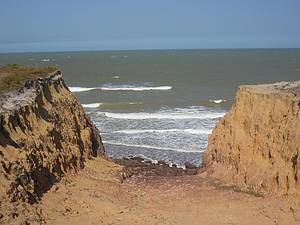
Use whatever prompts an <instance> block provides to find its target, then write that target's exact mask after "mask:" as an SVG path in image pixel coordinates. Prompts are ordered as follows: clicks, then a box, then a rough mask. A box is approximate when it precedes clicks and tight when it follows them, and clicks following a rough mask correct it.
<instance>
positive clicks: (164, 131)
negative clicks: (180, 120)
mask: <svg viewBox="0 0 300 225" xmlns="http://www.w3.org/2000/svg"><path fill="white" fill-rule="evenodd" d="M169 132H179V133H189V134H210V133H211V130H205V129H166V130H151V129H150V130H117V131H114V133H122V134H140V133H169Z"/></svg>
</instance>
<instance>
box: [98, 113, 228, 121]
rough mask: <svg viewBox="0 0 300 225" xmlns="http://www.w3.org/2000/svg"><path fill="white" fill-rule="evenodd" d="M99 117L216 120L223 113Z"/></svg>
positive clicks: (130, 114)
mask: <svg viewBox="0 0 300 225" xmlns="http://www.w3.org/2000/svg"><path fill="white" fill-rule="evenodd" d="M98 114H99V115H104V116H106V117H108V118H115V119H133V120H144V119H177V120H179V119H216V118H220V117H223V116H224V115H225V113H220V112H204V113H166V112H157V113H143V112H140V113H111V112H98Z"/></svg>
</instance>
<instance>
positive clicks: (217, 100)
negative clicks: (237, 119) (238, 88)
mask: <svg viewBox="0 0 300 225" xmlns="http://www.w3.org/2000/svg"><path fill="white" fill-rule="evenodd" d="M209 101H210V102H212V103H216V104H220V103H222V102H226V100H225V99H211V100H209Z"/></svg>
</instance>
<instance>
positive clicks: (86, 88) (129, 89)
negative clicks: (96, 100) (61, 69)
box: [69, 85, 172, 92]
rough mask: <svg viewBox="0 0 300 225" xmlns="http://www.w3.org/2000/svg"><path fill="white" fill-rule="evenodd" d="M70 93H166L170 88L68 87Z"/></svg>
mask: <svg viewBox="0 0 300 225" xmlns="http://www.w3.org/2000/svg"><path fill="white" fill-rule="evenodd" d="M69 89H70V91H71V92H85V91H92V90H102V91H167V90H171V89H172V87H171V86H157V87H146V86H131V85H119V86H103V87H69Z"/></svg>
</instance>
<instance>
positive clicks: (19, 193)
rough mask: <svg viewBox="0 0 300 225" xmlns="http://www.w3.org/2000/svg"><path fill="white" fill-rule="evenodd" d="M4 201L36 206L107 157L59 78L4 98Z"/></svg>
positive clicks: (0, 148) (0, 100) (0, 129)
mask: <svg viewBox="0 0 300 225" xmlns="http://www.w3.org/2000/svg"><path fill="white" fill-rule="evenodd" d="M0 106H1V107H0V152H1V154H0V162H1V164H0V180H1V188H2V189H1V193H0V198H1V199H2V198H4V197H6V195H7V194H8V195H9V198H10V199H11V200H13V201H18V200H21V201H27V202H29V203H33V202H35V201H36V200H37V199H38V198H39V197H40V196H42V194H43V193H45V192H46V191H47V190H49V189H50V187H51V186H52V185H53V184H54V183H56V182H57V181H59V180H60V179H61V178H62V177H63V176H64V174H65V173H67V172H68V171H71V170H72V171H75V172H76V171H78V170H79V169H81V168H82V167H83V166H84V162H85V160H86V159H88V158H90V157H97V156H103V155H104V147H103V145H102V141H101V137H100V135H99V131H98V130H97V128H96V127H95V125H94V124H93V123H92V122H91V120H90V118H89V117H88V116H86V114H85V112H84V110H83V108H82V106H81V105H80V103H79V102H78V100H77V99H76V97H75V96H74V95H73V94H72V93H71V92H70V91H69V89H68V88H67V86H66V85H65V83H64V80H63V78H62V75H61V73H60V72H56V73H51V74H49V75H48V76H45V77H41V78H37V79H34V80H30V81H27V82H26V83H25V86H24V87H22V88H20V89H19V90H15V91H11V92H9V93H4V94H1V96H0Z"/></svg>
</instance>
